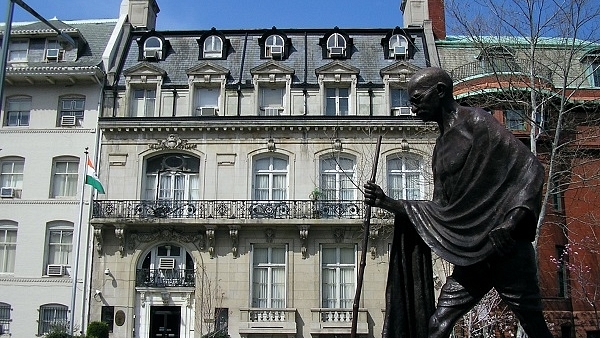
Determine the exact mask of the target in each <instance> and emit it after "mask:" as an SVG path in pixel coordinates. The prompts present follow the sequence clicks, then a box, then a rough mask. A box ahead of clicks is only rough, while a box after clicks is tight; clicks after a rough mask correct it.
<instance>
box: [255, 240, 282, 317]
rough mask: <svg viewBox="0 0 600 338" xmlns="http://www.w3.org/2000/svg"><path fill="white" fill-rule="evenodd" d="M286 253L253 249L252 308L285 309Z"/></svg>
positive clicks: (271, 248) (280, 248)
mask: <svg viewBox="0 0 600 338" xmlns="http://www.w3.org/2000/svg"><path fill="white" fill-rule="evenodd" d="M286 252H287V250H286V248H285V247H284V246H282V247H268V248H257V247H254V246H253V247H252V307H257V308H285V306H286V305H285V293H286V291H285V288H286V283H285V280H286V278H285V276H286Z"/></svg>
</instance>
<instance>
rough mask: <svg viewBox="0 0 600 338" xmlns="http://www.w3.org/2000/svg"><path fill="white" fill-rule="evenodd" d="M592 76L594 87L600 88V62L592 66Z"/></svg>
mask: <svg viewBox="0 0 600 338" xmlns="http://www.w3.org/2000/svg"><path fill="white" fill-rule="evenodd" d="M590 69H591V76H590V80H591V82H592V86H593V87H600V61H595V62H592V63H591V64H590Z"/></svg>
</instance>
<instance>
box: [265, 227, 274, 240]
mask: <svg viewBox="0 0 600 338" xmlns="http://www.w3.org/2000/svg"><path fill="white" fill-rule="evenodd" d="M273 238H275V230H273V228H266V229H265V240H266V241H267V243H273Z"/></svg>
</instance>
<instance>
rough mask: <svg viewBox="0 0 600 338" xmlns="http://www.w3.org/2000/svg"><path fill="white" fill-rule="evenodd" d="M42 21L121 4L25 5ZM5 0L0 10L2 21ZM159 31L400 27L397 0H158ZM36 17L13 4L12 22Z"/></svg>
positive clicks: (91, 14) (98, 14) (93, 14)
mask: <svg viewBox="0 0 600 338" xmlns="http://www.w3.org/2000/svg"><path fill="white" fill-rule="evenodd" d="M24 1H25V3H26V4H27V5H29V6H30V7H31V8H33V9H34V10H35V11H36V12H38V13H39V14H40V15H42V16H43V17H44V18H47V19H51V18H54V17H56V18H58V19H60V20H76V19H97V18H116V17H117V16H118V14H119V6H120V4H121V0H100V1H93V0H24ZM7 3H8V1H7V0H4V1H3V5H2V6H0V7H2V8H0V22H4V21H6V11H7V6H8V5H7ZM158 6H159V7H160V13H158V18H157V29H158V30H180V29H181V30H187V29H210V28H211V27H216V28H217V29H237V28H271V27H272V26H276V27H278V28H333V27H334V26H339V27H341V28H389V27H395V26H400V27H402V13H401V12H400V0H301V1H291V0H254V1H252V0H158ZM33 20H35V18H34V17H33V16H31V15H30V14H29V13H27V12H26V11H25V10H24V9H22V8H20V7H19V6H18V5H15V11H14V17H13V21H15V22H16V21H33Z"/></svg>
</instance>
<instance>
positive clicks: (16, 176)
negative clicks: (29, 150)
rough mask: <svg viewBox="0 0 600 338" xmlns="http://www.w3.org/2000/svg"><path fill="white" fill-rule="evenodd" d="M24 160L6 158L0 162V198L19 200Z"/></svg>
mask: <svg viewBox="0 0 600 338" xmlns="http://www.w3.org/2000/svg"><path fill="white" fill-rule="evenodd" d="M24 166H25V160H23V159H22V158H18V157H6V158H3V159H2V160H0V197H5V198H6V197H11V198H12V197H14V198H21V191H22V189H23V167H24Z"/></svg>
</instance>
